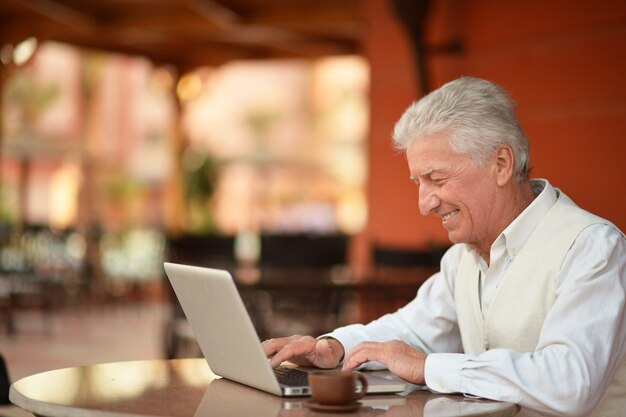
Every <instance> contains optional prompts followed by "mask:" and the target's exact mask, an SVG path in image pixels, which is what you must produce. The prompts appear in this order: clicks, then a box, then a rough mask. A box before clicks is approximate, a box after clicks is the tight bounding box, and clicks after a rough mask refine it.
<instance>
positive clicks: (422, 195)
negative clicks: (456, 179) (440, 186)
mask: <svg viewBox="0 0 626 417" xmlns="http://www.w3.org/2000/svg"><path fill="white" fill-rule="evenodd" d="M439 204H441V200H439V197H437V195H436V193H434V190H433V189H432V188H431V187H429V186H427V185H422V186H420V188H419V207H420V213H421V214H422V216H427V215H429V214H430V213H431V212H432V211H433V210H434V209H436V208H437V207H439Z"/></svg>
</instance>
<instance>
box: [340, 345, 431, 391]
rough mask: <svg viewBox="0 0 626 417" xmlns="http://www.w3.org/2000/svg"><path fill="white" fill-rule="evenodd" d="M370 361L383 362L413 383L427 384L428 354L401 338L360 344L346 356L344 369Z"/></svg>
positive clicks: (392, 370) (393, 371)
mask: <svg viewBox="0 0 626 417" xmlns="http://www.w3.org/2000/svg"><path fill="white" fill-rule="evenodd" d="M368 361H378V362H380V363H382V364H383V365H385V366H387V368H388V369H389V370H390V371H391V372H392V373H393V374H394V375H396V376H398V377H399V378H402V379H404V380H405V381H407V382H410V383H412V384H417V385H425V384H426V381H425V379H424V364H425V363H426V354H425V353H424V352H420V351H419V350H416V349H414V348H412V347H411V346H409V345H407V344H406V343H404V342H402V341H400V340H392V341H389V342H384V343H377V342H363V343H360V344H358V345H357V346H356V347H355V348H354V349H353V350H352V351H351V352H350V354H348V356H347V357H346V358H345V360H344V362H343V369H344V370H345V369H354V368H356V367H357V366H359V365H361V364H362V363H365V362H368Z"/></svg>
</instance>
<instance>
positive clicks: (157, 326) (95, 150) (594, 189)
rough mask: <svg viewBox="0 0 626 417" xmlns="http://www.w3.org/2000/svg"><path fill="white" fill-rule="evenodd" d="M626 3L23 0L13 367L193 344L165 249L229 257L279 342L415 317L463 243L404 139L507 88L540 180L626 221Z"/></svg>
mask: <svg viewBox="0 0 626 417" xmlns="http://www.w3.org/2000/svg"><path fill="white" fill-rule="evenodd" d="M625 45H626V3H624V2H623V1H620V0H599V1H596V2H588V1H583V0H555V1H550V2H545V1H542V0H530V1H524V2H520V1H513V0H505V1H496V0H480V1H478V0H467V1H464V0H457V1H453V0H430V1H428V0H420V1H418V0H316V1H315V2H299V1H291V2H289V1H280V0H125V1H122V0H90V1H81V0H36V1H34V0H33V1H30V0H28V1H27V0H23V1H22V0H4V1H3V2H1V3H0V93H1V98H2V100H1V102H0V103H1V104H0V124H1V125H0V126H1V134H0V320H1V323H0V324H1V328H0V353H1V354H2V355H3V356H4V357H5V360H6V361H7V366H8V368H9V373H10V375H11V378H12V379H13V380H15V379H17V378H21V377H24V376H27V375H29V374H32V373H35V372H40V371H44V370H48V369H53V368H60V367H65V366H74V365H80V364H86V363H97V362H106V361H118V360H131V359H151V358H159V357H182V356H197V355H199V352H198V350H197V346H196V345H195V344H194V340H193V333H192V332H191V331H190V329H188V328H187V326H186V324H185V320H184V314H182V311H181V310H180V306H178V305H177V303H176V300H175V298H174V297H173V296H172V293H171V290H170V288H169V285H168V284H167V282H166V279H165V277H164V273H163V269H162V262H163V261H164V260H169V261H175V262H185V263H191V264H196V265H206V266H213V267H223V268H228V269H229V270H231V271H232V272H233V275H234V276H235V278H236V280H237V283H238V285H239V287H240V291H241V293H242V297H243V298H244V301H245V302H246V306H247V307H248V309H249V311H250V312H251V315H252V317H253V321H254V323H255V326H256V328H257V331H258V333H259V335H260V336H261V337H262V338H265V337H271V336H280V335H286V334H292V333H305V332H309V333H313V334H315V333H321V332H323V331H327V330H329V329H331V328H333V327H334V326H336V325H340V324H344V323H348V322H354V321H367V320H369V319H371V318H374V317H376V316H377V315H379V314H382V313H384V312H386V311H390V310H393V309H395V308H397V307H398V306H399V305H401V304H402V303H404V302H406V301H407V300H408V299H410V298H412V296H413V295H414V294H415V291H416V289H417V288H418V287H419V285H420V284H421V283H422V282H423V280H424V279H426V278H427V277H428V276H429V275H430V274H431V273H432V272H433V271H435V270H436V268H437V262H438V260H439V258H440V257H441V254H442V253H443V251H444V250H445V249H446V248H447V247H448V245H449V242H448V241H447V237H446V234H445V232H444V231H443V229H442V228H441V226H440V224H439V222H438V221H437V220H436V219H429V218H423V217H421V216H420V215H419V210H418V207H417V194H416V192H415V190H414V186H413V185H412V183H411V182H410V181H408V171H407V168H406V164H405V161H404V156H403V155H401V154H399V153H397V152H394V151H393V150H392V149H391V146H390V132H391V131H392V128H393V125H394V123H395V121H396V120H397V119H398V118H399V116H400V115H401V113H402V112H403V110H404V109H405V108H406V107H407V106H408V105H409V104H410V103H411V102H412V101H414V100H416V99H418V98H419V97H421V96H422V95H424V94H426V93H427V92H428V91H431V90H432V89H435V88H437V87H438V86H440V85H442V84H443V83H445V82H447V81H449V80H451V79H454V78H457V77H459V76H462V75H472V76H478V77H484V78H487V79H490V80H492V81H494V82H497V83H499V84H501V85H502V86H503V87H504V88H505V89H507V90H508V91H509V92H510V93H511V96H512V97H513V99H514V100H515V101H516V103H517V113H518V116H519V119H520V121H521V124H522V127H523V128H524V129H525V131H526V133H527V134H528V136H529V138H530V143H531V164H532V167H533V169H532V173H531V174H532V176H534V177H545V178H548V179H549V180H550V181H551V182H552V184H553V185H555V186H557V187H559V188H561V189H563V190H564V191H565V192H566V193H567V194H568V195H569V196H571V197H572V198H573V199H574V200H575V201H576V202H577V203H578V204H579V205H581V206H582V207H584V208H586V209H588V210H590V211H592V212H594V213H596V214H599V215H601V216H603V217H606V218H608V219H609V220H611V221H612V222H614V223H615V224H616V225H617V226H619V227H620V228H621V229H622V230H625V229H626V214H625V213H626V194H625V193H624V190H625V189H626V176H625V175H624V173H623V167H624V162H626V145H624V138H623V132H624V131H626V82H625V81H624V74H625V73H626V49H625V47H624V46H625Z"/></svg>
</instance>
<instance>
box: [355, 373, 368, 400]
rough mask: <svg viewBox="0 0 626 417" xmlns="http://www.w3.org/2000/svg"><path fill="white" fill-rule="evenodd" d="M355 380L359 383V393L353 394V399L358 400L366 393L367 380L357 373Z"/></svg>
mask: <svg viewBox="0 0 626 417" xmlns="http://www.w3.org/2000/svg"><path fill="white" fill-rule="evenodd" d="M356 379H358V380H359V382H360V383H361V392H355V393H354V399H355V400H358V399H359V398H363V396H364V395H365V394H366V393H367V378H365V375H363V374H360V373H357V374H356Z"/></svg>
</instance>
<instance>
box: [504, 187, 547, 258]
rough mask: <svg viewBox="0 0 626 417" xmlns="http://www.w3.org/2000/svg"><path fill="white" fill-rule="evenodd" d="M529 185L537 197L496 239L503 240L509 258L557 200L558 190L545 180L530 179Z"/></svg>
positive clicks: (519, 248) (524, 241) (517, 250)
mask: <svg viewBox="0 0 626 417" xmlns="http://www.w3.org/2000/svg"><path fill="white" fill-rule="evenodd" d="M530 185H531V187H532V188H533V191H534V192H535V195H536V196H537V197H536V198H535V199H534V200H533V201H532V203H530V205H529V206H528V207H526V209H524V211H522V213H521V214H520V215H519V216H517V218H515V220H513V221H512V222H511V224H509V225H508V226H507V227H506V229H504V230H503V231H502V233H501V234H500V236H498V238H497V239H496V242H498V240H500V239H501V238H502V239H504V240H505V244H506V250H507V252H508V255H509V257H511V258H514V257H515V256H516V255H517V254H518V253H519V251H520V250H521V248H522V246H524V244H525V243H526V241H527V240H528V238H529V237H530V235H531V233H532V232H533V231H534V230H535V228H536V227H537V225H538V224H539V222H540V221H541V219H542V218H543V216H544V215H545V214H546V213H547V212H548V210H550V208H552V206H553V205H554V204H555V203H556V200H557V198H558V190H557V189H556V188H554V187H553V186H552V185H551V184H550V183H549V182H548V181H547V180H545V179H532V180H530ZM496 242H494V245H495V243H496Z"/></svg>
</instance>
